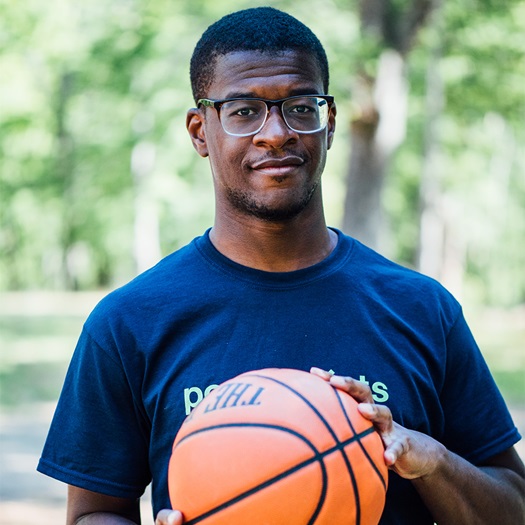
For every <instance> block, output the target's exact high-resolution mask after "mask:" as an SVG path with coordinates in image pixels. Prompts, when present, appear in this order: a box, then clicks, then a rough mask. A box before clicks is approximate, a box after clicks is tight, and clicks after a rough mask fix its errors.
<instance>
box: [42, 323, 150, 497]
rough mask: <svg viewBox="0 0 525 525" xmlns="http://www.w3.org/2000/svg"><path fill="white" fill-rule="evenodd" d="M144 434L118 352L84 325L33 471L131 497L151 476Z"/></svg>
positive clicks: (144, 427)
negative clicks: (103, 344) (108, 348)
mask: <svg viewBox="0 0 525 525" xmlns="http://www.w3.org/2000/svg"><path fill="white" fill-rule="evenodd" d="M148 436H149V430H148V429H147V421H144V417H143V416H142V415H141V411H140V407H138V406H137V403H136V402H135V400H134V397H133V394H132V391H131V388H130V385H129V383H128V381H127V378H126V374H125V373H124V370H123V367H122V366H121V363H120V362H119V359H118V355H111V354H110V353H109V352H108V351H106V350H105V349H102V348H101V347H100V346H99V345H98V344H97V343H96V342H95V341H94V340H93V338H92V337H91V336H90V335H89V334H88V333H87V331H86V330H85V329H84V331H83V332H82V334H81V336H80V338H79V341H78V344H77V347H76V349H75V352H74V355H73V358H72V360H71V363H70V366H69V369H68V372H67V375H66V379H65V382H64V387H63V390H62V393H61V395H60V399H59V402H58V405H57V409H56V412H55V415H54V418H53V421H52V424H51V428H50V430H49V434H48V437H47V440H46V443H45V446H44V450H43V452H42V457H41V459H40V462H39V464H38V468H37V469H38V470H39V471H40V472H42V473H43V474H47V475H49V476H51V477H53V478H56V479H58V480H60V481H63V482H65V483H68V484H71V485H75V486H78V487H81V488H84V489H87V490H91V491H94V492H99V493H102V494H106V495H109V496H115V497H122V498H133V499H135V498H138V497H140V496H141V495H142V493H143V492H144V490H145V487H146V486H147V485H148V483H149V481H150V479H151V474H150V471H149V466H148V440H149V437H148Z"/></svg>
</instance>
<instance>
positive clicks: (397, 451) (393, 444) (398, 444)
mask: <svg viewBox="0 0 525 525" xmlns="http://www.w3.org/2000/svg"><path fill="white" fill-rule="evenodd" d="M385 446H386V448H385V453H384V455H383V456H384V458H385V463H386V465H387V466H388V467H391V466H392V465H394V464H395V463H396V461H397V460H398V459H399V458H400V457H401V456H403V455H404V454H406V453H407V452H408V449H409V445H408V442H407V441H406V440H405V439H395V440H391V441H390V442H389V443H388V444H386V443H385Z"/></svg>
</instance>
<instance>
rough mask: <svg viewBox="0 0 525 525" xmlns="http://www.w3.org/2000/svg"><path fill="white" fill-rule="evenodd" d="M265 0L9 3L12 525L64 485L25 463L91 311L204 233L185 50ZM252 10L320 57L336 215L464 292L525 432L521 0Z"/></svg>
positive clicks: (0, 38) (2, 259)
mask: <svg viewBox="0 0 525 525" xmlns="http://www.w3.org/2000/svg"><path fill="white" fill-rule="evenodd" d="M256 5H262V4H259V3H255V2H247V1H240V0H236V1H233V0H177V1H167V0H113V1H111V2H109V1H108V0H91V1H90V2H88V3H85V2H84V3H81V2H76V1H74V0H48V1H47V2H40V1H38V0H26V1H25V2H10V1H9V0H0V79H1V81H0V396H1V397H0V440H1V441H0V524H2V525H25V524H29V523H36V522H38V523H39V524H44V525H45V524H48V523H49V524H51V523H53V524H56V523H61V522H63V521H64V516H65V512H64V498H65V489H64V487H63V486H62V485H61V484H60V483H58V482H54V481H52V480H48V479H46V478H45V477H44V476H41V475H39V474H36V473H35V470H34V469H35V466H36V463H37V461H38V457H39V454H40V450H41V447H42V444H43V440H44V438H45V434H46V430H47V426H48V425H49V420H50V418H51V415H52V413H53V410H54V406H55V403H56V399H57V396H58V394H59V392H60V388H61V384H62V381H63V378H64V374H65V370H66V367H67V363H68V361H69V358H70V356H71V353H72V351H73V348H74V345H75V341H76V338H77V337H78V334H79V332H80V329H81V326H82V323H83V320H84V319H85V317H86V316H87V314H88V313H89V311H90V310H91V308H92V307H93V306H94V305H95V304H96V302H97V301H98V300H99V298H100V297H102V296H103V295H104V294H105V293H107V291H108V290H111V289H113V288H115V287H117V286H119V285H121V284H123V283H125V282H126V281H127V280H129V279H131V278H132V277H133V276H135V275H136V274H137V273H138V272H141V271H143V270H145V269H147V268H148V267H150V266H151V265H153V264H154V263H155V262H156V261H158V260H159V259H160V258H161V257H162V256H164V255H166V254H168V253H170V252H172V251H174V250H176V249H177V248H179V247H180V246H182V245H184V244H186V243H187V242H188V241H190V240H191V239H192V238H193V237H195V236H197V235H200V234H201V233H202V232H203V231H204V230H205V229H206V228H207V227H208V226H210V225H211V222H212V218H213V193H212V185H211V179H210V174H209V167H208V163H207V161H206V160H204V159H201V158H200V157H199V156H198V155H197V154H196V153H195V152H194V150H193V148H192V146H191V143H190V141H189V138H188V137H187V133H186V130H185V114H186V111H187V109H188V108H189V107H192V106H193V105H194V101H193V100H192V96H191V89H190V85H189V80H188V69H189V59H190V56H191V52H192V50H193V47H194V46H195V44H196V42H197V40H198V38H199V37H200V35H201V34H202V32H203V31H204V30H205V29H206V27H207V26H208V25H209V24H210V23H212V22H213V21H215V20H216V19H218V18H220V17H221V16H222V15H224V14H226V13H228V12H230V11H233V10H237V9H241V8H245V7H254V6H256ZM264 5H272V6H274V7H277V8H281V9H284V10H286V11H288V12H290V13H291V14H293V15H294V16H296V17H297V18H299V19H300V20H302V21H303V22H305V23H306V24H307V25H308V26H309V27H311V28H312V29H313V30H314V32H315V33H316V34H317V35H318V37H319V38H320V40H321V41H322V42H323V44H324V46H325V48H326V51H327V54H328V58H329V61H330V64H331V82H330V84H331V87H330V94H332V95H334V96H335V97H336V101H337V108H338V120H337V126H338V128H337V133H336V140H335V144H334V146H333V148H332V150H331V151H330V155H329V161H328V165H327V169H326V171H325V175H324V195H325V203H326V214H327V217H328V222H329V224H330V225H332V226H335V227H338V228H341V229H343V230H344V231H345V232H347V233H349V234H351V235H354V236H355V237H357V238H359V239H360V240H362V241H363V242H365V243H366V244H368V245H370V246H371V247H373V248H375V249H377V250H378V251H380V252H381V253H383V254H385V255H386V256H388V257H390V258H392V259H394V260H396V261H398V262H400V263H401V264H403V265H405V266H409V267H412V268H415V269H417V270H419V271H421V272H423V273H426V274H428V275H431V276H432V277H434V278H436V279H438V280H439V281H441V282H442V283H443V284H444V285H445V286H447V287H448V288H449V289H450V290H451V291H452V292H453V293H454V294H455V295H456V297H457V298H458V299H459V300H460V301H461V302H462V304H463V306H464V309H465V314H466V317H467V320H468V321H469V322H470V324H471V326H472V328H473V331H474V333H475V335H476V336H477V339H478V342H479V343H480V346H481V348H482V351H483V353H484V355H485V356H486V359H487V361H488V362H489V365H490V367H491V369H492V371H493V373H494V376H495V378H496V381H497V382H498V384H499V386H500V388H501V390H502V392H503V394H504V396H505V397H506V399H507V401H508V403H509V406H510V408H511V410H512V413H513V415H514V417H515V420H516V423H517V424H518V427H519V428H520V430H521V431H522V434H523V432H524V431H525V175H524V173H525V148H524V146H525V126H524V122H525V120H524V118H525V90H524V89H523V79H524V78H525V39H524V38H523V35H524V34H525V3H524V2H523V1H521V0H506V1H505V2H500V1H498V2H496V1H494V0H448V1H446V2H445V1H444V0H362V1H358V0H317V1H315V2H314V1H313V0H301V1H300V2H299V1H298V0H295V1H289V0H288V1H287V0H282V1H277V0H275V1H267V2H265V3H264ZM519 450H520V453H521V454H522V456H523V457H525V454H524V449H523V446H522V445H520V448H519ZM146 500H147V498H146ZM145 506H146V511H145V516H146V519H145V520H144V522H145V523H152V520H151V521H148V519H150V511H149V510H148V509H147V501H146V502H145Z"/></svg>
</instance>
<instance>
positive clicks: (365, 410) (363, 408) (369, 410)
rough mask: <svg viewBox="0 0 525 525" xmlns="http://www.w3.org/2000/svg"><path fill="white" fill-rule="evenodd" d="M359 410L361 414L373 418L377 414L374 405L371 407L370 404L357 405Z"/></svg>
mask: <svg viewBox="0 0 525 525" xmlns="http://www.w3.org/2000/svg"><path fill="white" fill-rule="evenodd" d="M357 408H358V409H359V412H361V414H363V415H366V416H373V415H374V414H375V408H374V405H371V404H370V403H359V405H357Z"/></svg>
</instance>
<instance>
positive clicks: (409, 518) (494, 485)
mask: <svg viewBox="0 0 525 525" xmlns="http://www.w3.org/2000/svg"><path fill="white" fill-rule="evenodd" d="M191 79H192V87H193V91H194V97H195V101H196V103H197V107H196V108H195V109H191V110H190V111H189V112H188V116H187V128H188V132H189V134H190V137H191V140H192V142H193V145H194V147H195V149H196V150H197V152H198V153H199V155H201V156H202V157H208V158H209V162H210V166H211V171H212V175H213V183H214V188H215V195H216V216H215V221H214V225H213V228H211V230H209V231H208V232H206V233H205V235H203V236H202V237H199V238H197V239H195V240H194V241H193V242H192V243H190V244H189V245H188V246H186V247H185V248H183V249H181V250H179V251H178V252H175V253H174V254H172V255H170V256H168V257H166V258H165V259H164V260H163V261H161V262H160V263H159V264H158V265H157V266H156V267H155V268H153V269H152V270H150V271H148V272H146V273H145V274H143V275H141V276H139V277H138V278H137V279H135V280H134V281H132V282H131V283H129V284H128V285H126V286H124V287H123V288H121V289H120V290H117V291H115V292H114V293H112V294H110V296H108V297H107V298H106V299H105V300H103V301H102V302H101V304H99V305H98V306H97V308H96V309H95V311H94V312H93V313H92V315H91V316H90V318H89V319H88V321H87V322H86V325H85V328H84V331H83V333H82V335H81V337H80V340H79V343H78V346H77V349H76V351H75V355H74V357H73V360H72V363H71V366H70V370H69V372H68V375H67V378H66V382H65V385H64V390H63V393H62V395H61V398H60V401H59V404H58V408H57V412H56V415H55V418H54V421H53V424H52V427H51V430H50V434H49V437H48V441H47V443H46V447H45V449H44V452H43V455H42V458H41V461H40V464H39V470H40V471H42V472H44V473H46V474H49V475H51V476H54V477H56V478H58V479H60V480H62V481H64V482H66V483H68V484H69V498H68V518H67V522H68V524H73V523H79V524H80V523H81V524H82V525H86V524H92V523H93V524H98V523H104V524H119V523H122V524H124V523H140V515H139V506H138V502H139V498H140V496H141V494H142V493H143V491H144V489H145V487H146V486H147V485H148V483H149V482H150V480H152V495H153V510H154V515H155V516H157V523H158V524H168V523H171V524H180V523H182V515H181V514H180V512H178V511H177V510H175V511H169V510H165V509H168V508H169V499H168V495H167V482H166V474H167V465H168V460H169V457H170V452H171V445H172V442H173V438H174V436H175V434H176V432H177V430H178V427H179V426H180V424H181V422H182V420H183V418H184V417H185V415H186V414H187V413H189V411H190V410H191V408H192V407H193V406H195V405H196V404H197V403H198V402H199V401H200V400H201V399H202V397H203V396H204V395H206V394H207V393H208V392H209V391H210V390H211V389H213V388H214V387H215V386H216V385H217V384H219V383H221V382H222V381H224V380H226V379H228V378H230V377H233V376H235V375H237V374H239V373H241V372H243V371H246V370H252V369H258V368H265V367H288V368H299V369H303V370H308V369H309V368H310V367H311V366H312V365H317V364H319V365H321V366H322V367H323V368H325V369H330V368H332V369H333V370H335V371H336V372H337V374H342V375H332V374H330V373H328V372H325V371H323V370H321V369H318V368H315V369H313V370H312V372H313V373H316V374H318V375H320V376H321V377H323V378H324V379H326V380H327V381H330V382H331V384H332V385H333V386H334V387H336V388H340V389H342V390H345V391H347V392H348V393H350V394H351V395H352V396H354V397H355V398H356V399H357V400H358V401H360V402H361V403H362V404H361V405H360V410H361V412H362V413H363V415H364V416H365V417H367V418H368V419H370V420H371V421H373V422H374V424H375V426H376V428H377V430H378V432H379V433H380V435H381V437H382V439H383V442H384V444H385V447H386V448H385V455H384V457H385V462H386V463H387V465H388V466H389V468H390V469H391V476H390V485H389V490H388V495H387V504H386V508H385V511H384V514H383V517H382V520H381V523H382V524H404V525H407V524H431V523H433V522H434V521H437V522H438V523H446V524H448V525H450V524H455V523H463V524H474V523H475V524H481V523H491V524H493V523H498V524H505V523H507V524H511V523H512V524H513V525H516V524H518V523H522V522H523V515H524V513H523V510H524V508H523V501H522V494H523V490H524V486H525V482H524V467H523V464H522V463H521V461H520V460H519V458H518V456H517V454H516V452H515V451H514V450H513V448H512V447H513V445H514V444H515V442H516V441H518V440H519V434H518V432H517V430H516V428H515V427H514V425H513V423H512V421H511V419H510V416H509V414H508V411H507V409H506V407H505V405H504V403H503V401H502V399H501V396H500V394H499V392H498V390H497V388H496V387H495V385H494V382H493V381H492V378H491V376H490V374H489V372H488V370H487V368H486V365H485V363H484V361H483V359H482V358H481V355H480V354H479V351H478V349H477V347H476V345H475V343H474V341H473V339H472V336H471V335H470V332H469V330H468V328H467V326H466V324H465V321H464V319H463V316H462V314H461V308H460V306H459V305H458V304H457V302H456V301H455V300H454V299H453V298H452V297H451V296H450V294H448V293H447V292H446V291H445V290H443V288H441V287H440V286H439V285H438V284H437V283H436V282H434V281H432V280H430V279H428V278H425V277H423V276H421V275H419V274H417V273H415V272H412V271H409V270H406V269H403V268H401V267H399V266H397V265H395V264H394V263H391V262H389V261H387V260H385V259H384V258H382V257H380V256H379V255H377V254H376V253H374V252H372V251H371V250H369V249H367V248H366V247H364V246H363V245H361V244H360V243H358V242H357V241H355V240H353V239H351V238H349V237H347V236H344V235H343V234H342V233H341V232H338V231H336V230H334V229H328V228H327V226H326V223H325V219H324V214H323V203H322V194H321V183H320V181H321V174H322V172H323V169H324V165H325V160H326V154H327V150H328V149H329V148H330V146H331V144H332V140H333V136H334V131H335V116H336V106H335V104H334V103H333V99H332V97H330V96H328V95H327V93H328V65H327V61H326V55H325V53H324V50H323V48H322V46H321V44H320V43H319V41H318V40H317V38H316V37H315V36H314V35H313V33H311V31H310V30H309V29H307V28H306V27H305V26H304V25H302V24H301V23H300V22H298V21H297V20H295V19H294V18H292V17H290V16H288V15H286V14H284V13H282V12H280V11H276V10H274V9H271V8H256V9H249V10H245V11H241V12H237V13H234V14H232V15H228V16H227V17H225V18H223V19H221V20H220V21H219V22H217V23H216V24H214V25H212V26H211V27H210V28H208V30H207V31H206V32H205V33H204V35H203V36H202V38H201V40H200V42H199V43H198V45H197V47H196V49H195V52H194V55H193V58H192V63H191ZM349 376H353V377H355V378H356V379H360V381H357V380H356V379H351V378H350V377H349ZM376 402H377V403H376ZM162 509H164V510H162Z"/></svg>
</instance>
